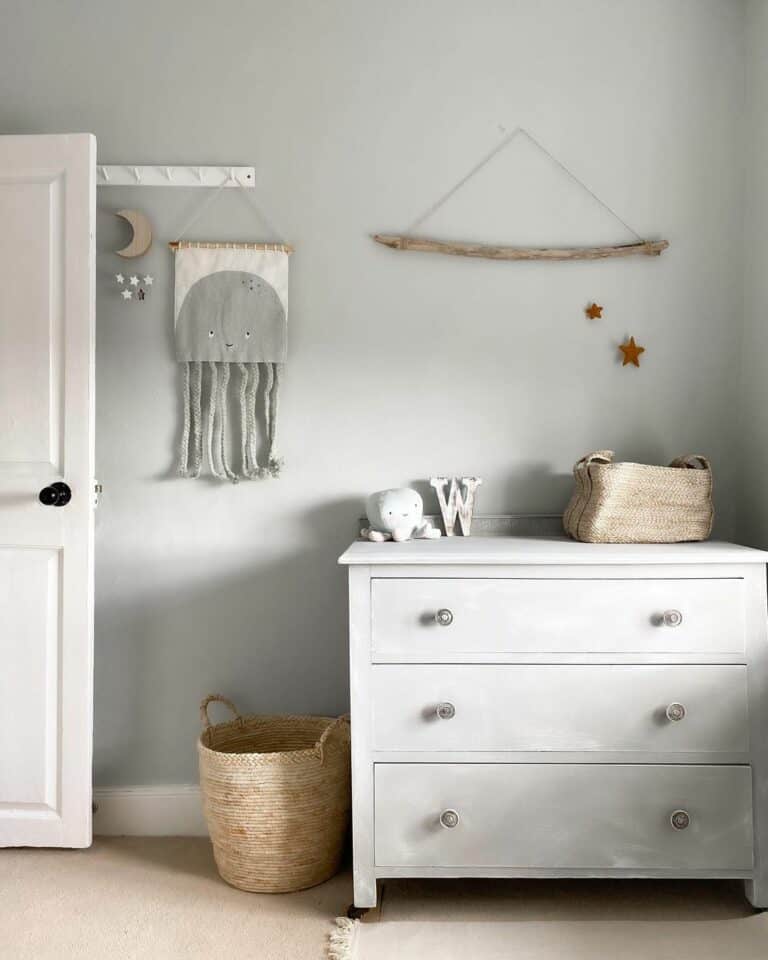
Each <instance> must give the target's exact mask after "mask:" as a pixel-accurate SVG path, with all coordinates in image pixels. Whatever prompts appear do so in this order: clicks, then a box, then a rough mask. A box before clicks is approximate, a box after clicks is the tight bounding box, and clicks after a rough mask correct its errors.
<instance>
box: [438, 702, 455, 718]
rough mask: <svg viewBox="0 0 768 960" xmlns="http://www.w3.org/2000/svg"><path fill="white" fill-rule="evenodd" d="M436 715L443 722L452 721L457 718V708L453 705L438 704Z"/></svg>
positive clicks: (446, 703)
mask: <svg viewBox="0 0 768 960" xmlns="http://www.w3.org/2000/svg"><path fill="white" fill-rule="evenodd" d="M435 713H436V714H437V715H438V717H440V719H441V720H451V719H453V717H455V716H456V707H454V705H453V704H452V703H448V702H447V701H446V702H445V703H438V705H437V707H436V709H435Z"/></svg>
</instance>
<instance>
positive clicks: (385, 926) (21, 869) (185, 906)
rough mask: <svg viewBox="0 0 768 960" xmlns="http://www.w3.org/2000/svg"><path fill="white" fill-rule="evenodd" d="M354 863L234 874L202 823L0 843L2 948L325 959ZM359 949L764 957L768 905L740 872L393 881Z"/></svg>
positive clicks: (394, 954)
mask: <svg viewBox="0 0 768 960" xmlns="http://www.w3.org/2000/svg"><path fill="white" fill-rule="evenodd" d="M350 899H351V884H350V878H349V874H348V873H343V874H341V875H340V876H338V877H335V878H334V879H333V880H331V881H330V882H329V883H326V884H324V885H323V886H320V887H315V888H314V889H312V890H306V891H304V892H302V893H297V894H290V895H278V896H261V895H256V894H247V893H242V892H240V891H239V890H234V889H232V888H231V887H228V886H227V885H226V884H225V883H223V882H222V881H221V880H220V879H219V877H218V875H217V874H216V870H215V867H214V864H213V859H212V857H211V852H210V846H209V844H208V841H207V840H201V839H183V838H171V839H136V838H123V839H99V840H97V841H96V844H95V845H94V847H93V848H92V849H90V850H83V851H65V850H0V958H1V960H150V958H151V960H198V958H200V960H202V958H206V960H221V958H226V960H322V958H324V957H325V956H326V945H327V942H328V934H329V932H330V931H331V928H332V920H333V918H334V917H336V916H338V915H339V914H343V913H344V912H345V910H346V907H347V904H348V903H349V901H350ZM356 940H357V942H356V945H355V951H354V954H353V956H354V958H355V960H433V958H434V960H454V958H456V960H458V958H459V957H460V958H461V960H501V958H504V960H506V958H510V960H598V958H600V957H610V958H611V960H641V958H642V960H710V958H712V960H714V958H718V960H757V958H761V960H762V958H768V913H766V914H754V913H753V912H752V910H751V909H750V908H749V906H748V905H747V904H746V901H745V900H744V899H743V897H742V895H741V890H740V887H739V886H738V884H734V883H728V882H722V883H714V882H712V883H710V882H706V883H705V882H691V883H683V882H668V883H660V882H655V881H642V880H640V881H628V882H624V883H622V882H619V881H616V882H613V881H559V882H550V881H543V880H538V881H537V880H531V881H483V880H472V881H451V880H446V881H432V882H430V881H424V880H412V881H408V882H406V881H389V882H388V884H387V889H386V895H385V899H384V910H383V914H382V922H381V923H378V924H362V925H359V926H358V928H357V937H356Z"/></svg>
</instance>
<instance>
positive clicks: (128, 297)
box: [120, 290, 133, 300]
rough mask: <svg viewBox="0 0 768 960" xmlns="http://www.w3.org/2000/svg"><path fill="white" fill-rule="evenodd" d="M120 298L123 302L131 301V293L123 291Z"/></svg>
mask: <svg viewBox="0 0 768 960" xmlns="http://www.w3.org/2000/svg"><path fill="white" fill-rule="evenodd" d="M120 296H121V297H122V298H123V300H131V299H132V298H133V291H131V290H123V292H122V293H121V294H120Z"/></svg>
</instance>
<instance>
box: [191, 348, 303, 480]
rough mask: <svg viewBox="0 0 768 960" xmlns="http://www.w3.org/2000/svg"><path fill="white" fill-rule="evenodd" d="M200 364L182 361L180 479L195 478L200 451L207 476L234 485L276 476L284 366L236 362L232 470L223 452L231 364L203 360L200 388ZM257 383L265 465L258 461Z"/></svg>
mask: <svg viewBox="0 0 768 960" xmlns="http://www.w3.org/2000/svg"><path fill="white" fill-rule="evenodd" d="M203 363H204V362H203V361H200V360H187V361H184V371H183V377H182V392H181V398H182V413H183V422H182V431H181V441H180V444H179V464H178V471H179V475H180V476H182V477H190V478H195V477H199V476H200V472H201V470H202V466H203V450H204V449H205V455H206V459H207V460H208V467H209V469H210V471H211V474H212V475H213V476H214V477H216V478H217V479H219V480H230V481H231V482H232V483H237V482H238V481H239V480H255V479H258V478H261V477H266V476H273V477H276V476H278V475H279V473H280V470H281V468H282V465H283V461H282V458H281V457H280V456H279V454H278V452H277V450H278V448H277V413H278V401H279V397H280V384H281V380H282V374H283V366H284V365H283V364H282V363H253V362H251V363H242V362H241V363H238V364H237V368H238V373H239V378H238V377H236V378H235V382H236V383H237V391H238V400H239V413H240V423H239V432H240V444H239V446H240V467H239V470H236V469H234V468H233V466H232V465H231V463H230V458H229V452H228V450H229V426H228V417H227V410H228V405H229V384H230V380H231V373H230V366H231V365H230V364H229V363H224V362H221V361H216V360H209V361H206V362H205V363H206V364H207V367H208V375H207V378H206V381H207V382H206V383H205V385H204V378H203ZM260 368H261V369H260ZM262 374H263V375H262ZM262 380H263V381H264V389H263V394H262V403H263V418H264V426H265V435H264V438H263V443H264V448H265V450H266V457H267V460H266V464H264V465H262V464H260V463H259V460H258V450H259V437H258V424H259V385H260V383H261V381H262ZM206 388H207V389H206ZM204 420H205V426H204V425H203V423H204Z"/></svg>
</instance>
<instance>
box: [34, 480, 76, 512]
mask: <svg viewBox="0 0 768 960" xmlns="http://www.w3.org/2000/svg"><path fill="white" fill-rule="evenodd" d="M38 499H39V501H40V503H43V504H45V506H46V507H64V506H66V505H67V504H68V503H69V501H70V500H71V499H72V491H71V490H70V489H69V486H68V485H67V484H66V483H64V482H63V481H62V480H57V482H56V483H52V484H51V485H50V487H43V489H42V490H41V491H40V495H39V497H38Z"/></svg>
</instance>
